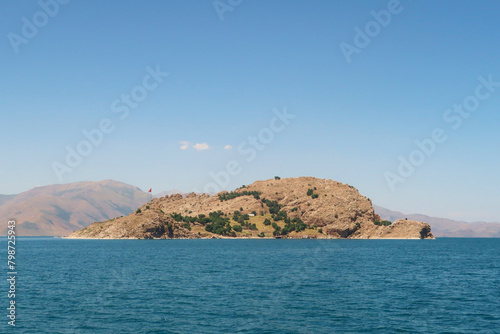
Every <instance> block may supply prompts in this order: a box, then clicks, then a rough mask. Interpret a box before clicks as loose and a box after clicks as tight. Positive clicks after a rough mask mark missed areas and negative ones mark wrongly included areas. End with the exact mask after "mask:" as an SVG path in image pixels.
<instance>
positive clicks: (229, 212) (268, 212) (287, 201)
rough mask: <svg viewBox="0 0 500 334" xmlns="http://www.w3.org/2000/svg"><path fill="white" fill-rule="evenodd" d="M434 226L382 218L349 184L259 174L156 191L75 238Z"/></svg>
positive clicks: (408, 230) (421, 235) (379, 232)
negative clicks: (184, 191) (211, 191)
mask: <svg viewBox="0 0 500 334" xmlns="http://www.w3.org/2000/svg"><path fill="white" fill-rule="evenodd" d="M430 230H431V228H430V226H429V225H427V224H425V223H422V222H417V221H411V220H398V221H396V222H394V223H393V224H390V222H387V221H384V222H381V221H380V217H379V216H378V215H377V214H375V212H374V209H373V206H372V203H371V200H370V199H368V198H366V197H364V196H362V195H361V194H360V193H359V192H358V191H357V189H355V188H354V187H352V186H349V185H347V184H342V183H339V182H336V181H332V180H325V179H317V178H313V177H300V178H288V179H272V180H266V181H257V182H255V183H253V184H251V185H249V186H244V187H241V188H239V189H236V190H235V191H233V192H231V193H228V192H221V193H219V194H216V195H213V196H209V195H206V194H202V195H196V194H190V195H187V196H182V195H180V194H177V195H170V196H165V197H161V198H155V199H153V200H152V201H151V202H149V203H147V204H145V205H143V206H141V207H140V208H139V209H138V210H137V211H136V212H134V213H132V214H130V215H129V216H126V217H120V218H115V219H111V220H108V221H105V222H96V223H94V224H92V225H90V226H88V227H86V228H84V229H82V230H79V231H76V232H74V233H72V234H71V235H70V236H69V237H70V238H212V237H215V238H234V237H249V238H252V237H255V238H257V237H279V238H352V239H370V238H379V239H380V238H398V239H428V238H433V236H432V234H431V231H430Z"/></svg>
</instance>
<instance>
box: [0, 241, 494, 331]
mask: <svg viewBox="0 0 500 334" xmlns="http://www.w3.org/2000/svg"><path fill="white" fill-rule="evenodd" d="M0 244H1V246H0V247H2V249H3V250H4V251H3V254H4V261H3V262H4V277H5V276H6V275H7V242H6V238H5V237H4V238H2V240H1V242H0ZM16 248H17V249H16V252H17V254H16V265H17V273H18V275H17V277H16V279H17V280H16V299H15V300H16V306H17V307H16V331H15V332H19V333H45V332H46V333H500V329H499V328H500V239H444V238H443V239H437V240H66V239H53V238H29V237H25V238H20V239H18V240H17V245H16ZM4 282H5V281H4ZM3 286H4V292H2V296H4V297H3V298H2V301H1V302H2V309H3V310H4V311H3V312H4V315H2V319H4V320H3V322H4V323H3V324H2V325H1V328H3V329H4V330H5V332H6V331H7V330H11V328H9V327H10V326H8V325H7V321H8V318H7V317H6V315H7V312H8V311H7V310H6V308H7V307H8V302H9V300H8V298H7V292H8V288H9V285H8V284H7V283H5V284H4V285H3Z"/></svg>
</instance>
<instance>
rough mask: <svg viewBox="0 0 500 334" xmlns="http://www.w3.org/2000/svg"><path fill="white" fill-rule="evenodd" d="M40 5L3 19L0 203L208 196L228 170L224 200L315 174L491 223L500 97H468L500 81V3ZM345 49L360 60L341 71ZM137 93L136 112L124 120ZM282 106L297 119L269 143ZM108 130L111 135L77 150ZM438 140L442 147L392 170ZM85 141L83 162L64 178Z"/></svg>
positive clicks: (394, 205) (499, 163)
mask: <svg viewBox="0 0 500 334" xmlns="http://www.w3.org/2000/svg"><path fill="white" fill-rule="evenodd" d="M61 2H63V1H62V0H61ZM42 3H46V4H47V6H48V7H46V8H48V9H46V11H49V12H51V13H50V14H51V15H52V16H51V15H48V14H45V12H43V8H42V7H41V6H40V4H39V3H37V2H36V1H31V2H27V1H25V2H18V1H10V2H8V4H4V5H3V10H2V13H1V14H0V15H1V20H0V29H1V31H0V34H1V35H2V36H3V37H2V39H0V49H1V52H0V63H1V65H2V70H1V80H0V96H1V98H2V104H1V105H0V110H1V115H2V117H1V122H0V131H1V133H2V141H1V143H0V156H1V159H2V160H1V164H0V181H1V182H0V193H2V194H9V193H19V192H22V191H26V190H28V189H30V188H32V187H35V186H39V185H46V184H53V183H61V182H62V183H69V182H76V181H82V180H103V179H115V180H119V181H122V182H126V183H130V184H133V185H136V186H139V187H140V188H142V189H146V190H147V189H149V188H150V187H153V192H160V191H162V190H169V189H180V190H182V191H192V190H203V189H205V188H206V187H207V185H210V184H216V183H215V181H214V179H213V178H212V177H211V175H213V174H210V173H216V174H218V175H219V176H220V175H223V174H224V173H226V171H227V164H228V162H232V163H233V164H234V163H236V164H237V167H238V168H236V169H237V172H235V173H233V174H235V175H231V176H230V177H229V183H228V184H227V185H226V183H227V182H219V185H217V184H216V185H217V187H219V188H227V189H234V188H236V187H238V186H240V185H242V184H249V183H251V182H253V181H255V180H257V179H267V178H272V177H274V176H275V175H279V176H281V177H296V176H316V177H320V178H328V179H334V180H337V181H340V182H344V183H349V184H351V185H354V186H355V187H357V188H358V189H359V190H360V192H361V193H362V194H363V195H366V196H368V197H370V198H371V199H372V200H373V202H374V203H375V204H378V205H381V206H384V207H387V208H390V209H393V210H399V211H403V212H407V213H414V212H415V213H417V212H418V213H424V214H429V215H435V216H443V217H449V218H454V219H462V220H466V221H476V220H487V221H500V211H499V209H498V203H499V202H500V190H499V189H500V178H499V177H498V174H497V172H498V170H499V169H500V168H499V167H500V157H499V155H498V148H497V146H498V143H499V141H500V132H499V131H498V126H499V121H500V116H499V111H500V110H499V106H500V87H497V86H495V84H493V86H492V87H490V89H491V91H488V88H487V87H484V85H483V87H482V88H480V92H481V94H482V96H484V95H485V94H486V93H488V94H487V95H488V97H487V98H482V99H481V100H478V99H477V98H476V100H474V96H475V94H476V88H477V87H478V86H479V85H481V81H480V79H478V78H479V77H482V78H483V79H484V80H486V81H488V76H490V81H493V82H498V81H500V70H499V68H500V67H499V66H498V65H499V58H498V55H499V54H500V47H499V45H500V44H499V43H498V36H499V33H500V31H499V30H500V26H499V25H498V12H499V11H500V4H498V3H497V2H493V1H489V2H480V3H477V2H473V1H460V2H456V1H453V2H452V1H440V2H432V3H431V2H420V1H413V2H412V1H401V2H399V4H398V3H397V2H393V1H371V2H360V1H357V2H347V1H272V2H271V1H248V0H243V1H241V2H238V1H236V0H233V1H227V0H221V1H219V2H217V3H216V4H217V5H218V8H219V13H218V12H217V10H216V8H215V6H214V3H213V2H212V1H142V2H139V1H107V2H98V1H78V0H73V1H71V2H69V3H67V4H59V3H58V7H59V8H56V7H54V2H53V1H51V0H42ZM221 8H222V9H221ZM224 8H225V11H224ZM388 8H389V9H390V10H391V11H392V12H391V11H389V9H388ZM221 10H222V11H223V12H221ZM372 11H374V12H375V13H379V19H380V17H382V19H384V18H385V19H386V21H385V22H384V25H385V26H383V25H382V24H381V23H378V22H377V21H375V17H374V16H373V14H372V13H371V12H372ZM381 11H384V12H381ZM387 12H388V13H389V14H390V22H388V23H387V20H388V19H387V16H385V17H384V15H383V13H387ZM380 13H382V14H380ZM219 14H220V15H221V16H222V18H223V20H221V18H220V15H219ZM380 15H381V16H380ZM23 18H25V19H23ZM26 22H28V23H26ZM36 24H38V26H37V25H36ZM30 25H33V27H34V28H35V29H37V30H38V31H37V32H36V33H34V32H33V30H31V31H30V29H29V28H30V27H29V26H30ZM356 27H358V28H359V29H360V30H361V31H362V34H367V33H368V35H366V36H365V38H368V39H369V44H368V45H366V46H365V45H363V44H360V43H359V38H360V37H359V36H357V34H358V33H357V32H356V31H358V30H355V28H356ZM367 27H368V28H367ZM367 29H368V32H367ZM369 29H372V30H369ZM30 34H31V35H30ZM356 36H357V38H358V40H357V41H358V44H356V40H355V39H356ZM20 41H22V42H20ZM365 42H366V40H365ZM342 43H345V44H342ZM347 44H348V45H350V47H356V45H357V46H358V47H357V53H352V54H351V55H350V56H349V57H348V58H350V62H348V61H347V58H346V57H345V55H344V52H343V49H342V47H341V46H342V45H344V46H345V45H347ZM361 46H362V47H361ZM351 50H352V49H351ZM158 69H159V71H160V72H161V73H166V72H168V76H166V75H164V76H162V77H160V81H161V82H159V81H154V78H153V77H151V74H150V72H151V71H153V72H154V71H155V70H158ZM148 75H149V77H148ZM144 80H146V84H147V85H148V86H150V88H151V87H152V86H155V88H153V89H151V90H147V89H145V88H144ZM133 92H134V93H135V94H136V95H135V96H136V97H140V100H141V101H137V106H135V105H134V106H135V107H134V108H128V109H130V110H129V113H128V115H127V117H125V118H124V119H120V116H123V112H117V111H118V110H117V108H118V107H124V106H125V105H126V104H125V103H124V102H122V101H121V99H122V96H124V95H125V96H126V95H129V96H132V93H133ZM144 93H146V94H147V96H144ZM141 94H143V95H141ZM117 100H118V102H117V103H116V104H115V105H114V107H113V103H114V102H116V101H117ZM465 101H468V102H471V101H472V102H471V103H473V102H474V101H476V102H478V101H479V103H478V105H476V106H473V108H472V107H471V108H472V109H473V111H472V112H470V116H469V115H468V116H467V118H465V117H461V123H460V126H458V128H457V129H453V126H454V125H457V123H456V122H458V121H456V117H458V114H456V113H450V114H447V110H448V109H450V108H453V106H454V104H463V103H464V102H465ZM132 102H133V101H132ZM122 110H123V109H122ZM283 110H286V112H287V113H288V114H292V115H294V118H293V119H291V118H290V119H289V122H288V124H285V125H284V129H283V130H282V131H274V132H272V136H273V138H272V139H269V137H265V136H266V135H269V130H266V129H269V126H270V122H273V118H274V117H276V116H275V115H276V114H275V112H276V111H279V112H281V113H283ZM273 111H274V112H273ZM445 115H448V118H449V117H452V116H453V117H455V118H454V119H455V121H451V120H450V119H448V121H446V120H445ZM103 120H104V122H110V123H107V125H108V128H107V129H108V130H109V127H112V131H108V132H109V133H103V136H102V139H100V138H98V137H95V138H97V139H99V140H97V139H96V143H98V144H96V145H94V144H91V147H90V149H89V147H87V146H85V145H86V144H85V143H84V144H81V143H82V142H83V141H86V140H87V138H86V137H85V136H84V134H83V133H82V132H83V131H84V130H86V131H91V130H92V129H96V128H98V127H99V124H100V122H102V121H103ZM275 124H278V123H277V122H275ZM281 125H282V124H281V123H279V128H280V129H282V127H281ZM435 129H441V130H442V131H443V133H444V136H446V141H444V142H441V143H435V148H434V149H433V150H432V153H431V154H428V155H424V156H423V157H424V158H423V162H422V161H421V160H422V159H420V160H418V159H417V160H418V161H419V163H418V166H417V165H415V166H414V170H413V171H412V172H411V173H410V175H408V174H406V175H405V176H404V177H402V176H401V175H400V174H398V173H399V172H398V167H399V165H400V164H401V162H400V159H399V157H403V158H404V159H406V160H408V161H409V159H410V156H411V155H412V154H413V153H414V154H413V158H415V157H416V158H422V155H421V153H418V152H417V153H415V151H416V150H419V148H418V147H417V146H416V144H415V140H419V141H425V140H427V139H429V138H432V133H433V131H434V130H435ZM259 134H260V135H261V136H264V137H262V138H266V143H265V144H263V143H262V142H260V143H259V148H260V149H261V150H257V149H255V151H256V152H257V154H256V156H255V159H253V160H252V161H247V160H249V158H250V157H251V154H250V153H242V152H248V151H249V149H250V148H251V146H252V145H251V144H250V141H249V139H248V138H249V136H255V137H257V138H259V137H258V136H259ZM268 139H269V140H268ZM258 140H260V139H258ZM87 142H88V140H87ZM181 142H188V144H185V145H187V148H186V149H181V146H183V145H184V144H183V143H181ZM79 144H81V145H83V146H81V147H80V148H81V149H87V151H83V152H86V154H88V155H86V156H82V157H81V159H80V161H78V163H77V164H76V165H74V166H75V167H71V166H69V165H68V164H67V163H66V161H65V160H66V157H67V154H68V153H67V152H68V151H67V148H68V147H69V148H70V149H72V150H75V152H77V147H78V145H79ZM196 144H198V145H197V146H196V147H197V148H198V149H196V148H194V146H195V145H196ZM207 146H208V149H204V148H206V147H207ZM227 146H231V149H229V147H227ZM239 148H240V149H239ZM89 152H90V153H89ZM424 153H425V152H424ZM77 154H78V152H77ZM416 158H415V159H416ZM417 160H414V161H417ZM54 164H56V165H57V166H58V167H59V176H58V173H57V172H55V171H54ZM63 165H64V166H66V167H62V168H63V169H61V166H63ZM232 167H233V169H234V166H232ZM64 168H67V169H64ZM69 170H71V171H69ZM61 171H64V172H63V173H62V174H61ZM388 173H391V174H388ZM387 175H392V176H391V177H392V178H390V179H391V180H392V182H393V184H392V186H391V185H390V183H391V181H389V182H388V181H387V179H388V176H387ZM394 176H396V177H399V179H397V180H398V181H394V180H395V179H394ZM223 179H224V178H222V179H221V180H223ZM401 180H404V182H400V181H401ZM223 181H226V180H225V179H224V180H223ZM209 188H210V186H209Z"/></svg>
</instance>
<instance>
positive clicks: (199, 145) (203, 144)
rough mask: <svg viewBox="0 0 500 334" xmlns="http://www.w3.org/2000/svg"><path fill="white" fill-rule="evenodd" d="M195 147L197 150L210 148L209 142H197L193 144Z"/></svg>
mask: <svg viewBox="0 0 500 334" xmlns="http://www.w3.org/2000/svg"><path fill="white" fill-rule="evenodd" d="M193 148H194V149H195V150H197V151H204V150H208V149H209V148H210V146H208V144H207V143H201V144H200V143H196V145H194V146H193Z"/></svg>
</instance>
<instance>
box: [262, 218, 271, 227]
mask: <svg viewBox="0 0 500 334" xmlns="http://www.w3.org/2000/svg"><path fill="white" fill-rule="evenodd" d="M264 225H266V226H269V225H271V221H270V220H269V219H267V218H266V220H264Z"/></svg>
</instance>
